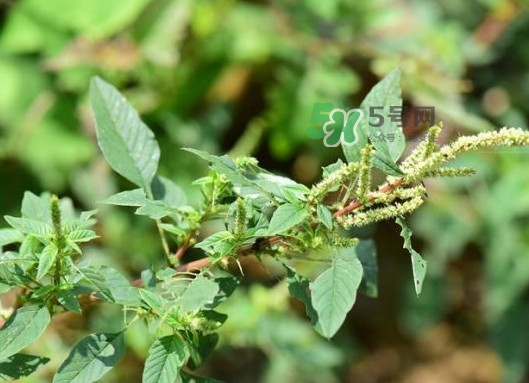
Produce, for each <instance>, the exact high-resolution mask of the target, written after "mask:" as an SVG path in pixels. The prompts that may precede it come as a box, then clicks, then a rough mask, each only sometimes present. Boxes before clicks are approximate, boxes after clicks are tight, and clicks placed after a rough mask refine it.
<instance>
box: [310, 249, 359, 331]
mask: <svg viewBox="0 0 529 383" xmlns="http://www.w3.org/2000/svg"><path fill="white" fill-rule="evenodd" d="M361 281H362V264H361V263H360V261H359V260H358V258H357V257H356V254H355V249H354V247H343V248H337V249H336V252H335V254H334V255H333V259H332V265H331V267H330V268H329V269H327V270H325V271H324V272H323V273H322V274H321V275H320V276H319V277H318V278H316V280H315V281H314V282H312V283H311V284H310V291H311V301H312V305H313V307H314V310H315V311H316V312H317V313H318V322H317V323H316V325H315V329H316V331H318V332H319V333H320V334H321V335H323V336H324V337H326V338H331V337H332V336H333V335H334V334H336V332H337V331H338V329H339V328H340V326H341V325H342V323H343V322H344V320H345V317H346V316H347V313H348V312H349V310H351V308H352V307H353V305H354V303H355V300H356V292H357V290H358V287H359V286H360V282H361Z"/></svg>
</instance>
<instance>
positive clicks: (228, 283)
mask: <svg viewBox="0 0 529 383" xmlns="http://www.w3.org/2000/svg"><path fill="white" fill-rule="evenodd" d="M215 283H216V284H217V285H218V287H219V291H218V293H217V295H216V296H215V298H214V299H213V302H211V303H207V304H206V305H205V306H204V308H206V309H214V308H215V307H217V306H218V305H219V304H220V303H222V302H224V301H225V300H226V299H228V298H229V297H230V295H231V294H233V292H234V291H235V290H236V289H237V287H238V286H239V284H240V280H239V279H237V278H235V277H232V276H227V277H218V278H215Z"/></svg>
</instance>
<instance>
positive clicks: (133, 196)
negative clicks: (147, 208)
mask: <svg viewBox="0 0 529 383" xmlns="http://www.w3.org/2000/svg"><path fill="white" fill-rule="evenodd" d="M148 201H149V200H148V199H147V197H146V196H145V191H144V190H143V189H134V190H126V191H123V192H121V193H117V194H114V195H111V196H110V197H108V198H107V199H104V200H103V201H100V202H101V203H105V204H108V205H119V206H143V205H145V204H146V203H147V202H148Z"/></svg>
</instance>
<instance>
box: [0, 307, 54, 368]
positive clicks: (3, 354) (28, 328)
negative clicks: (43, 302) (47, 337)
mask: <svg viewBox="0 0 529 383" xmlns="http://www.w3.org/2000/svg"><path fill="white" fill-rule="evenodd" d="M49 323H50V313H49V312H48V309H47V308H46V307H39V306H25V307H22V308H20V309H18V310H17V311H16V312H15V313H14V314H13V315H11V316H10V317H9V319H8V321H7V322H6V324H5V325H4V327H2V329H1V330H0V345H2V346H1V348H0V360H3V359H6V358H8V357H10V356H11V355H14V354H16V353H17V352H19V351H20V350H22V349H23V348H24V347H26V346H28V345H30V344H31V343H33V342H34V341H35V340H36V339H37V338H38V337H39V336H41V334H42V333H43V332H44V330H45V329H46V327H47V326H48V324H49Z"/></svg>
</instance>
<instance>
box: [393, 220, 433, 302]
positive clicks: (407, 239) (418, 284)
mask: <svg viewBox="0 0 529 383" xmlns="http://www.w3.org/2000/svg"><path fill="white" fill-rule="evenodd" d="M395 222H397V223H398V224H399V226H400V227H401V229H402V230H401V232H400V236H401V237H402V238H403V239H404V248H405V249H407V250H408V251H409V252H410V255H411V267H412V270H413V282H414V283H413V285H414V286H415V292H416V293H417V295H419V294H420V293H421V290H422V284H423V282H424V277H425V276H426V267H427V262H426V261H425V260H424V259H423V258H422V257H421V255H420V254H419V253H418V252H416V251H415V250H414V249H413V247H412V246H411V234H412V232H411V229H410V228H409V227H408V225H407V224H406V221H404V219H402V218H400V217H399V218H397V219H396V220H395Z"/></svg>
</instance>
